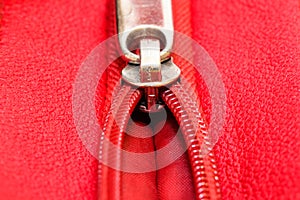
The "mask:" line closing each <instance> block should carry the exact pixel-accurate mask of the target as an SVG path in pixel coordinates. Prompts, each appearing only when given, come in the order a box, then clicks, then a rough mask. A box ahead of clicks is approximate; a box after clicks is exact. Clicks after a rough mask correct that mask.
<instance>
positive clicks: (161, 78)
mask: <svg viewBox="0 0 300 200" xmlns="http://www.w3.org/2000/svg"><path fill="white" fill-rule="evenodd" d="M159 46H160V45H159V40H155V39H143V40H141V41H140V52H141V54H140V57H141V58H140V59H141V64H140V66H139V67H138V66H137V65H134V64H128V65H127V66H126V67H125V68H124V69H123V70H122V78H123V80H124V81H125V82H127V83H129V84H131V85H133V86H136V87H139V88H141V87H142V88H144V93H145V99H146V105H145V106H144V108H143V110H144V111H156V110H158V109H159V108H158V107H159V104H158V101H159V99H158V96H159V94H158V93H159V91H158V90H159V87H162V86H166V85H169V84H171V83H173V82H175V81H176V80H177V79H178V78H179V76H180V69H179V68H178V67H177V66H176V65H175V64H174V63H173V62H172V60H171V59H170V60H168V61H165V62H163V63H161V61H160V48H159Z"/></svg>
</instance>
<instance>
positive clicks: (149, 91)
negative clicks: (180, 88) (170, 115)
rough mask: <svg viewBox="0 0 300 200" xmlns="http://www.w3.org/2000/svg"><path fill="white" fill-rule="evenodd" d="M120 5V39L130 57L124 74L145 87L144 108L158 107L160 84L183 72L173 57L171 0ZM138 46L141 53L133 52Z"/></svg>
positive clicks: (164, 83) (128, 79)
mask: <svg viewBox="0 0 300 200" xmlns="http://www.w3.org/2000/svg"><path fill="white" fill-rule="evenodd" d="M117 9H118V12H117V13H118V30H119V42H120V46H121V49H122V51H123V54H124V57H125V58H126V59H127V60H128V61H129V64H128V65H127V66H126V67H125V68H124V69H123V71H122V78H123V80H124V81H125V82H127V83H129V84H131V85H133V86H136V87H139V88H143V89H144V93H145V99H146V108H144V109H143V110H148V111H155V110H157V109H159V104H158V101H159V98H158V95H159V94H158V92H159V88H160V87H162V86H166V85H169V84H171V83H174V82H175V81H176V80H177V79H178V78H179V76H180V69H179V68H178V67H177V66H176V65H175V64H174V63H173V62H172V60H171V59H170V53H171V48H172V45H173V37H174V30H173V20H172V5H171V1H170V0H151V1H149V0H147V1H136V0H126V1H121V0H118V1H117ZM137 49H139V50H140V55H138V54H135V53H133V51H134V50H137ZM161 49H162V50H161ZM137 65H139V67H138V66H137Z"/></svg>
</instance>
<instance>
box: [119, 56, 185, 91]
mask: <svg viewBox="0 0 300 200" xmlns="http://www.w3.org/2000/svg"><path fill="white" fill-rule="evenodd" d="M179 76H180V69H179V67H177V66H176V65H175V64H174V63H173V61H172V59H169V60H167V61H164V62H163V63H161V81H154V82H142V81H141V78H140V69H139V67H138V66H137V65H134V64H130V63H129V64H128V65H127V66H126V67H125V68H124V69H123V70H122V78H123V80H124V81H125V82H127V83H129V84H131V85H134V86H136V87H162V86H167V85H170V84H172V83H174V82H175V81H177V80H178V78H179Z"/></svg>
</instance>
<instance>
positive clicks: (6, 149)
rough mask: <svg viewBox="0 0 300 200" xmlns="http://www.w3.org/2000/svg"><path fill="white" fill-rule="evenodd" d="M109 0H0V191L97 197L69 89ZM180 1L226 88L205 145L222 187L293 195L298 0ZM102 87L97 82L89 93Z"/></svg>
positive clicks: (249, 194)
mask: <svg viewBox="0 0 300 200" xmlns="http://www.w3.org/2000/svg"><path fill="white" fill-rule="evenodd" d="M174 2H177V3H176V5H177V6H175V7H174V8H175V9H176V11H175V12H179V13H180V10H181V7H180V2H179V1H174ZM109 3H110V1H95V0H91V1H86V2H83V1H82V2H79V1H67V0H62V1H54V0H53V1H20V0H18V1H17V0H16V1H4V2H3V6H2V8H1V9H2V19H1V20H0V23H1V24H0V66H1V69H0V84H1V90H0V91H1V92H0V93H1V100H0V106H1V113H0V125H1V126H0V128H1V129H0V130H1V132H0V199H95V198H96V179H97V174H96V173H97V171H96V168H97V161H96V160H95V159H94V158H93V157H92V156H91V155H90V154H89V152H88V151H87V150H86V149H85V148H84V146H83V145H82V143H81V141H80V139H79V138H78V135H77V133H76V131H75V125H74V123H73V119H72V105H71V98H72V84H73V82H74V79H75V76H76V72H77V71H78V69H79V65H80V64H81V62H82V60H83V59H84V58H85V56H86V55H87V54H88V53H89V52H90V51H91V50H92V49H93V48H94V47H95V46H96V45H97V44H98V43H99V42H100V41H102V40H104V39H105V38H106V37H107V36H108V33H107V31H106V29H109V28H110V27H111V24H110V20H109V18H108V17H107V16H109V13H111V10H110V9H111V8H110V9H108V8H109V7H108V4H109ZM191 5H192V6H191V27H192V29H191V34H192V36H193V38H194V39H196V40H197V41H198V42H199V43H200V44H201V45H202V46H204V47H205V48H206V50H207V51H208V52H209V54H210V55H211V57H212V58H213V59H214V60H215V62H216V64H217V66H218V68H219V70H220V72H221V75H222V78H223V81H224V84H225V87H226V90H227V119H226V125H225V131H224V133H223V135H222V137H221V138H220V139H219V142H218V143H217V145H216V155H217V161H218V166H219V171H220V181H221V187H222V194H223V197H224V199H300V185H299V184H298V183H299V182H300V174H299V171H300V156H299V152H300V134H299V132H300V127H299V100H298V99H299V97H300V95H299V61H300V54H299V39H298V37H299V35H298V34H299V27H300V26H299V25H300V24H299V23H300V22H299V17H300V16H299V15H300V11H299V9H300V7H299V1H296V0H291V1H271V0H269V1H264V0H258V1H244V0H232V1H227V0H219V1H204V0H192V1H191ZM179 22H180V21H177V22H176V23H179ZM176 23H175V27H176V29H177V30H178V31H181V29H182V28H181V27H180V26H179V25H178V24H177V25H176ZM180 23H182V22H180ZM186 32H188V31H186ZM204 94H205V93H204ZM104 95H105V91H104V90H103V91H102V90H100V93H99V98H100V99H99V102H100V103H101V102H102V101H103V98H104ZM203 96H204V97H203V103H204V110H205V111H206V113H207V115H209V97H205V96H206V95H203ZM101 98H102V99H101ZM166 129H168V130H170V128H166ZM151 148H152V147H149V149H151ZM174 166H176V163H175V164H174ZM173 169H176V167H173ZM169 172H170V174H172V173H174V172H172V171H169ZM147 176H148V175H145V176H144V178H145V177H146V178H147ZM148 177H150V178H149V180H150V181H153V179H152V178H153V177H152V175H151V174H150V175H149V176H148ZM128 178H129V179H130V177H128ZM130 180H132V179H130ZM187 182H188V181H187ZM179 185H180V183H179ZM161 187H163V185H162V186H161ZM176 187H178V186H174V185H173V186H172V187H170V190H169V192H170V193H171V194H174V193H176ZM152 189H153V188H150V190H149V191H152ZM162 190H163V191H168V190H165V189H163V188H162ZM172 191H174V193H172ZM163 194H165V193H163ZM133 195H134V194H133Z"/></svg>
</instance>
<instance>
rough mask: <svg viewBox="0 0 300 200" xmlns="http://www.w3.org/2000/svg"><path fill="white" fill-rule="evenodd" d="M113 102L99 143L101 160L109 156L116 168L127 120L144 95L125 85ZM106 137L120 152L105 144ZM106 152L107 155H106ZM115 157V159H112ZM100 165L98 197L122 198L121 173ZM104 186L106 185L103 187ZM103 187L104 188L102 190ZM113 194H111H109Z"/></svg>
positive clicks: (119, 161) (119, 165) (118, 163)
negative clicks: (111, 149)
mask: <svg viewBox="0 0 300 200" xmlns="http://www.w3.org/2000/svg"><path fill="white" fill-rule="evenodd" d="M116 91H117V92H116V94H115V95H113V97H114V98H113V102H112V104H111V107H110V110H109V112H108V114H107V116H106V119H105V122H104V126H103V133H102V135H101V138H100V144H99V160H102V159H105V158H104V157H105V156H109V162H110V164H112V165H113V166H114V167H115V168H116V169H120V167H121V148H122V145H123V139H124V132H125V129H126V125H127V122H128V120H129V117H130V115H131V113H132V112H133V110H134V108H135V107H136V105H137V103H138V102H139V100H140V99H141V97H142V94H141V92H140V91H139V90H136V89H133V88H132V87H130V86H127V85H124V86H121V87H118V88H117V89H116ZM104 137H107V138H108V139H109V141H110V142H111V143H113V144H114V145H116V146H117V149H118V150H119V151H118V152H114V151H110V149H109V147H108V146H107V144H104ZM104 154H105V155H104ZM112 158H113V159H112ZM102 165H103V164H102V163H99V166H98V198H99V199H102V200H103V199H116V200H119V199H121V183H122V181H121V174H120V171H119V170H115V169H109V168H107V167H103V166H102ZM103 186H105V187H104V188H103ZM101 188H102V190H101ZM109 195H111V196H109Z"/></svg>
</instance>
